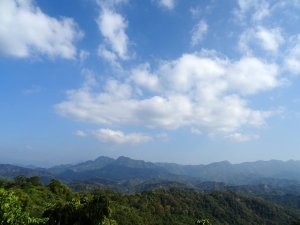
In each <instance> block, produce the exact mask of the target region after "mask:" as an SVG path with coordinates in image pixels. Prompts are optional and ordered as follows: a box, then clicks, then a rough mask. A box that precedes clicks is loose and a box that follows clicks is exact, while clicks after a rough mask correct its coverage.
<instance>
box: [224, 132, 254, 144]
mask: <svg viewBox="0 0 300 225" xmlns="http://www.w3.org/2000/svg"><path fill="white" fill-rule="evenodd" d="M226 139H228V140H231V141H235V142H246V141H251V140H257V139H259V136H258V135H247V134H242V133H238V132H237V133H233V134H230V135H228V136H227V137H226Z"/></svg>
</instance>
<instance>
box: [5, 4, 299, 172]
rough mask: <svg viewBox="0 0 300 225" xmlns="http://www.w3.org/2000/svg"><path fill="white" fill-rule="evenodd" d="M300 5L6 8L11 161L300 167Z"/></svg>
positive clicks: (7, 153) (7, 144) (8, 148)
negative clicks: (104, 159)
mask: <svg viewBox="0 0 300 225" xmlns="http://www.w3.org/2000/svg"><path fill="white" fill-rule="evenodd" d="M299 15H300V2H299V1H297V0H291V1H279V0H278V1H275V0H251V1H250V0H228V1H216V0H201V1H200V0H198V1H195V0H145V1H138V0H77V1H72V0H64V1H61V0H51V1H46V0H39V1H38V0H0V24H1V27H0V93H1V94H0V109H1V110H0V124H1V129H0V155H1V158H0V163H18V164H34V165H39V166H51V165H55V164H60V163H75V162H80V161H84V160H88V159H93V158H96V157H98V156H100V155H106V156H111V157H118V156H121V155H125V156H129V157H132V158H135V159H144V160H147V161H156V162H158V161H160V162H177V163H182V164H200V163H209V162H214V161H221V160H229V161H231V162H234V163H237V162H243V161H254V160H269V159H281V160H289V159H295V160H300V153H299V148H298V146H299V145H300V143H299V142H300V140H299V138H298V134H299V130H300V126H299V122H300V95H299V94H298V92H299V86H300V81H299V75H300V27H299V26H297V25H298V24H299V22H300V17H299Z"/></svg>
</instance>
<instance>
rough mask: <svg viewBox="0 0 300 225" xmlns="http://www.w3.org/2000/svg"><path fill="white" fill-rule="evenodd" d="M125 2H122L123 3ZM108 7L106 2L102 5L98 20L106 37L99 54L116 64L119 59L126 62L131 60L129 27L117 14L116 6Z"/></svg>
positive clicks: (100, 28)
mask: <svg viewBox="0 0 300 225" xmlns="http://www.w3.org/2000/svg"><path fill="white" fill-rule="evenodd" d="M123 2H124V1H121V3H123ZM119 3H120V2H119V1H117V2H115V3H114V4H113V6H111V4H112V3H111V4H110V5H109V6H108V4H107V3H106V1H104V2H101V3H100V12H99V17H98V18H97V20H96V21H97V24H98V28H99V30H100V32H101V34H102V36H103V37H104V43H102V44H101V45H100V46H99V48H98V54H99V55H100V56H101V57H103V58H104V59H106V60H108V61H110V62H112V63H115V62H116V60H117V59H121V60H125V59H128V58H129V53H128V41H129V40H128V36H127V34H126V28H127V26H128V24H127V21H126V20H125V18H124V17H123V16H122V15H121V14H119V13H117V12H116V10H115V7H114V6H115V5H116V4H119Z"/></svg>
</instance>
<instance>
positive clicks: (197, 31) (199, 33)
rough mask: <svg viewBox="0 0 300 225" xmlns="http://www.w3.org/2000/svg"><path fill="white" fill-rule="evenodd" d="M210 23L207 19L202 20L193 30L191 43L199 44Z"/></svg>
mask: <svg viewBox="0 0 300 225" xmlns="http://www.w3.org/2000/svg"><path fill="white" fill-rule="evenodd" d="M207 30H208V25H207V23H206V21H204V20H201V21H200V22H199V23H198V24H196V26H195V27H194V28H193V30H192V40H191V43H192V45H193V46H195V45H198V44H199V43H200V42H201V41H202V40H203V38H204V36H205V34H206V33H207Z"/></svg>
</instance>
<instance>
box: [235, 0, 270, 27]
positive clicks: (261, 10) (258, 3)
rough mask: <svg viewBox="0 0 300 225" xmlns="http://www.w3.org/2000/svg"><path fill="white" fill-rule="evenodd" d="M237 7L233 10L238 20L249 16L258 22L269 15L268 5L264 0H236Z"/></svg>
mask: <svg viewBox="0 0 300 225" xmlns="http://www.w3.org/2000/svg"><path fill="white" fill-rule="evenodd" d="M237 3H238V9H237V10H236V11H235V14H236V16H237V17H238V18H239V19H240V20H244V19H245V18H247V16H248V17H250V18H251V20H253V21H255V22H258V21H261V20H263V19H264V18H265V17H268V16H270V5H269V2H268V1H266V0H238V1H237Z"/></svg>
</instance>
